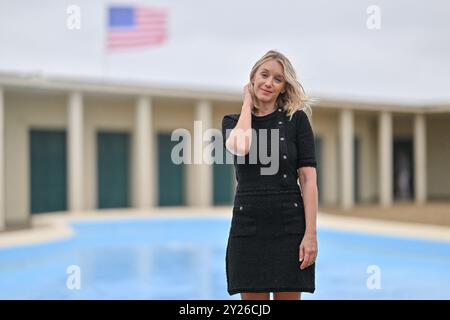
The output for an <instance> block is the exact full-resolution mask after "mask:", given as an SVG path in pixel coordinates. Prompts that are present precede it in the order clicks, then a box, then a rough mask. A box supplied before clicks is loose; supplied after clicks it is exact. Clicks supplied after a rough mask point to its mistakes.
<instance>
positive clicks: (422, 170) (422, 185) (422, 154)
mask: <svg viewBox="0 0 450 320" xmlns="http://www.w3.org/2000/svg"><path fill="white" fill-rule="evenodd" d="M426 155H427V143H426V120H425V115H424V114H416V115H415V118H414V164H415V166H414V178H415V179H414V180H415V181H414V185H415V198H416V203H418V204H423V203H425V202H426V200H427V163H426V160H427V156H426Z"/></svg>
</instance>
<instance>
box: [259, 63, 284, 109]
mask: <svg viewBox="0 0 450 320" xmlns="http://www.w3.org/2000/svg"><path fill="white" fill-rule="evenodd" d="M253 80H254V81H253V82H254V86H253V89H254V91H255V94H256V98H257V99H258V100H260V101H261V102H272V101H276V99H277V97H278V95H279V94H280V93H281V92H282V91H284V90H285V87H286V80H285V79H284V73H283V66H282V65H281V63H279V62H278V61H276V60H274V59H271V60H268V61H266V62H264V63H263V64H262V65H261V66H260V67H259V68H258V70H257V71H256V73H255V76H254V78H253Z"/></svg>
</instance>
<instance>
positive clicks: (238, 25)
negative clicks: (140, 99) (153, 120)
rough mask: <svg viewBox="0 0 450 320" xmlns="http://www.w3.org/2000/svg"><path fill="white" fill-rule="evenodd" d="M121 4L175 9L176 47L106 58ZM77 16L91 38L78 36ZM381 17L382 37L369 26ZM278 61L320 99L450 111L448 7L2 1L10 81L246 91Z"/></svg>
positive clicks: (250, 0) (3, 50)
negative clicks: (109, 18) (260, 68)
mask: <svg viewBox="0 0 450 320" xmlns="http://www.w3.org/2000/svg"><path fill="white" fill-rule="evenodd" d="M109 3H113V4H140V5H146V6H154V7H159V8H167V9H168V14H169V16H168V17H169V19H168V39H167V41H166V42H165V43H163V44H162V45H159V46H156V47H153V48H146V49H140V50H133V51H127V52H116V53H108V52H106V51H105V50H104V44H105V33H106V23H105V21H106V8H107V6H108V4H109ZM73 4H75V5H78V6H79V7H80V8H81V29H80V30H69V29H67V27H66V19H67V13H66V9H67V7H68V6H69V5H73ZM370 5H377V6H379V8H380V10H381V11H380V12H381V29H379V30H370V29H368V28H367V26H366V21H367V20H368V17H369V15H370V14H368V13H367V12H366V10H367V8H368V7H369V6H370ZM269 49H277V50H280V51H281V52H283V53H284V54H286V55H287V56H288V57H289V58H290V59H291V61H292V63H293V64H294V66H295V68H296V71H297V73H298V76H299V80H300V82H301V83H302V84H303V85H304V87H305V89H306V90H307V93H309V94H310V95H312V96H318V97H335V98H345V99H351V98H357V99H362V100H368V101H373V100H377V101H384V102H390V101H392V102H404V103H415V104H420V103H440V102H444V103H450V86H449V85H450V2H449V1H445V0H427V1H425V0H416V1H408V0H384V1H365V0H344V1H325V0H314V1H311V0H310V1H298V0H297V1H292V0H277V1H274V0H272V1H268V0H245V1H243V0H226V1H222V2H219V1H211V0H192V1H188V0H160V1H147V0H143V1H117V0H116V1H112V2H110V1H104V0H96V1H92V0H82V1H77V0H74V1H65V0H60V1H55V0H53V1H52V0H40V1H33V0H0V72H2V71H3V72H5V71H8V72H10V71H21V72H37V71H39V72H42V73H43V74H44V75H53V76H55V75H58V76H73V77H88V78H102V79H103V78H104V79H114V80H129V81H133V82H143V83H146V82H148V83H158V84H161V85H162V86H165V85H167V86H186V87H202V88H203V87H204V88H211V89H216V90H217V89H219V90H220V89H224V90H236V91H241V89H242V87H243V85H244V84H245V83H246V82H247V81H248V74H249V72H250V69H251V67H252V66H253V64H254V63H255V62H256V60H257V59H258V58H260V57H261V56H262V55H263V54H264V53H265V52H266V51H267V50H269Z"/></svg>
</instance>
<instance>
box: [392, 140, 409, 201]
mask: <svg viewBox="0 0 450 320" xmlns="http://www.w3.org/2000/svg"><path fill="white" fill-rule="evenodd" d="M393 151H394V152H393V165H394V168H393V169H394V179H393V181H392V182H393V190H394V199H395V200H412V199H414V145H413V141H412V139H409V138H396V139H395V140H394V150H393Z"/></svg>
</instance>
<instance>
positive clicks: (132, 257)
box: [0, 218, 450, 299]
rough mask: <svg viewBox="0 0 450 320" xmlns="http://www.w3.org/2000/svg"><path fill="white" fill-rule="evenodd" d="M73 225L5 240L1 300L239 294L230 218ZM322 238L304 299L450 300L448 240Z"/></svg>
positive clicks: (326, 233) (325, 234)
mask: <svg viewBox="0 0 450 320" xmlns="http://www.w3.org/2000/svg"><path fill="white" fill-rule="evenodd" d="M70 225H71V227H72V228H73V229H74V230H75V236H74V237H72V238H70V239H66V240H62V241H56V242H51V243H45V244H38V245H28V246H20V247H12V248H5V249H0V299H239V298H240V297H239V294H236V295H233V296H230V295H229V294H228V293H227V291H226V275H225V250H226V242H227V236H228V231H229V226H230V219H228V218H168V219H165V218H164V219H163V218H161V219H159V218H148V219H146V218H140V219H123V220H111V221H94V222H92V221H90V222H77V223H71V224H70ZM318 241H319V257H318V259H317V262H316V292H315V293H314V294H309V293H303V294H302V299H450V243H448V242H435V241H427V240H417V239H411V238H400V237H386V236H377V235H368V234H363V233H353V232H343V231H337V230H332V229H324V228H320V229H319V231H318ZM71 266H75V267H74V268H75V269H70V267H71ZM68 268H69V270H68ZM73 270H77V271H76V272H74V271H73ZM74 279H75V282H73V281H74ZM74 283H77V284H79V288H77V286H75V287H74V286H73V284H74Z"/></svg>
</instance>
